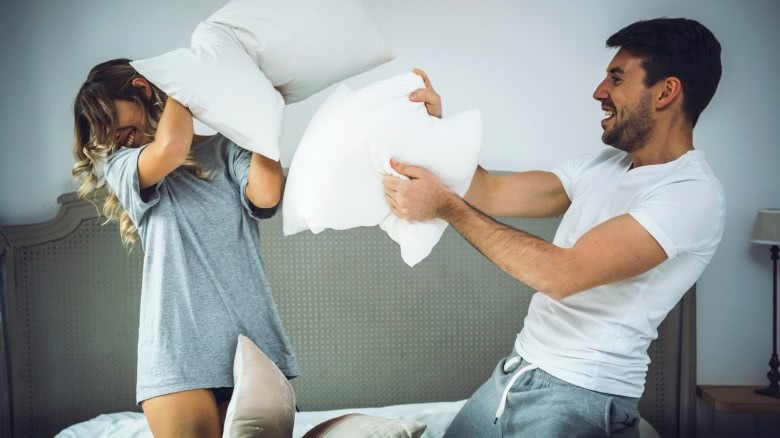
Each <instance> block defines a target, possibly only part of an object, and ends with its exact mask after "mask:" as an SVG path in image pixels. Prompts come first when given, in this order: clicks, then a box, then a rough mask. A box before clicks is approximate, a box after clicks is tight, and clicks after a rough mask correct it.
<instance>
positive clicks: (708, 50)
mask: <svg viewBox="0 0 780 438" xmlns="http://www.w3.org/2000/svg"><path fill="white" fill-rule="evenodd" d="M607 47H613V48H614V47H620V48H623V49H625V50H627V51H628V52H630V53H631V54H633V55H635V56H639V57H641V58H642V67H644V69H645V71H646V72H647V73H646V76H645V86H648V87H649V86H652V85H654V84H655V83H657V82H658V81H659V80H662V79H665V78H668V77H671V76H674V77H676V78H678V79H679V80H680V82H681V83H682V89H683V111H684V112H685V115H686V116H687V117H688V119H689V120H690V121H691V124H692V126H696V121H697V120H699V115H700V114H701V112H702V111H704V108H706V107H707V105H708V104H709V103H710V100H712V96H713V95H715V90H716V89H717V88H718V82H720V75H721V71H722V67H721V64H720V43H719V42H718V40H717V39H716V38H715V35H713V34H712V32H710V30H709V29H707V28H706V27H704V26H703V25H702V24H701V23H699V22H698V21H695V20H689V19H687V18H656V19H653V20H644V21H637V22H636V23H633V24H630V25H628V26H626V27H624V28H623V29H621V30H619V31H618V32H616V33H615V34H614V35H612V36H610V37H609V38H608V39H607Z"/></svg>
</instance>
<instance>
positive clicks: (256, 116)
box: [130, 23, 284, 160]
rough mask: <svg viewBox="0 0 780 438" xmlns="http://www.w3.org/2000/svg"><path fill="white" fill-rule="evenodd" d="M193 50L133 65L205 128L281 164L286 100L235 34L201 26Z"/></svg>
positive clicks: (182, 50) (214, 26) (177, 52)
mask: <svg viewBox="0 0 780 438" xmlns="http://www.w3.org/2000/svg"><path fill="white" fill-rule="evenodd" d="M191 46H192V48H189V49H177V50H174V51H172V52H168V53H166V54H164V55H161V56H157V57H154V58H149V59H144V60H139V61H133V62H131V63H130V64H131V65H132V66H133V67H134V68H135V69H136V70H137V71H138V72H139V73H141V74H142V75H143V76H144V77H146V79H148V80H149V81H151V82H152V83H153V84H155V85H157V86H158V87H159V88H160V89H162V90H163V91H164V92H165V93H166V94H167V95H168V96H171V97H173V98H174V99H176V100H178V101H179V102H181V103H182V104H183V105H185V106H187V107H188V108H189V109H190V111H191V112H192V114H193V116H194V117H195V118H196V119H198V120H199V121H200V122H202V123H203V124H205V125H208V126H209V127H210V128H212V129H214V130H216V131H219V132H221V133H222V134H223V135H224V136H225V137H227V138H229V139H230V140H232V141H233V142H234V143H236V144H237V145H239V146H241V147H242V148H244V149H248V150H251V151H254V152H257V153H260V154H262V155H265V156H266V157H268V158H271V159H273V160H278V159H279V136H280V134H281V129H282V116H283V112H284V100H283V99H282V97H281V95H280V94H279V92H278V91H276V89H274V88H273V86H272V85H271V82H270V81H269V80H268V79H267V78H266V77H265V75H263V72H262V71H260V70H259V69H258V68H257V66H256V65H255V64H254V61H253V60H252V58H250V57H249V55H247V53H246V52H245V51H244V48H243V47H242V46H241V44H240V43H239V42H238V40H237V39H236V38H235V36H234V35H233V33H232V30H230V29H229V28H226V27H224V26H220V25H216V24H211V23H201V24H200V25H198V27H197V28H196V29H195V31H194V32H193V33H192V42H191ZM196 126H197V125H196ZM198 130H199V131H201V132H203V129H202V127H198ZM201 132H199V133H201Z"/></svg>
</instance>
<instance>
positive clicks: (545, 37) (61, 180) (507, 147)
mask: <svg viewBox="0 0 780 438" xmlns="http://www.w3.org/2000/svg"><path fill="white" fill-rule="evenodd" d="M16 3H17V4H15V5H9V6H4V8H3V9H4V11H3V14H2V16H0V44H2V45H1V46H0V59H2V60H3V66H2V72H3V74H2V80H0V97H1V98H2V106H0V108H1V109H2V117H0V138H2V145H0V224H3V225H8V224H21V223H30V222H38V221H43V220H46V219H49V218H51V217H52V216H54V214H55V212H56V209H57V205H56V197H57V196H58V195H59V194H61V193H64V192H68V191H72V190H73V186H72V185H71V182H70V168H71V165H72V158H71V152H70V143H71V138H72V115H71V105H72V102H73V97H74V95H75V92H76V90H77V88H78V86H79V85H80V84H81V82H82V81H83V80H84V78H85V76H86V73H87V71H88V70H89V68H90V67H91V66H93V65H94V64H96V63H98V62H100V61H103V60H106V59H109V58H114V57H120V56H126V57H130V58H141V57H147V56H152V55H156V54H160V53H162V52H164V51H167V50H171V49H173V48H176V47H179V46H183V45H186V43H187V42H188V41H189V33H190V31H191V29H192V28H193V27H194V25H195V24H196V23H197V22H198V21H199V20H200V19H201V18H202V17H205V16H206V15H207V14H208V13H209V12H210V11H212V10H215V9H217V8H218V7H219V6H220V5H221V3H222V1H221V0H197V1H186V2H184V1H181V2H179V3H180V5H179V6H178V7H175V5H174V3H175V2H173V1H166V2H159V1H153V0H135V1H133V2H126V1H122V2H119V1H112V2H109V1H98V0H94V1H92V2H90V1H86V0H70V1H68V2H47V1H45V0H29V1H26V2H16ZM368 7H369V10H370V11H371V12H372V13H373V14H374V15H375V16H376V17H377V21H378V23H379V25H380V27H381V28H382V29H383V30H384V32H385V34H386V35H387V37H388V39H389V40H390V41H392V43H393V44H394V46H395V47H396V48H397V50H398V53H399V54H400V56H399V57H398V59H397V60H395V61H393V62H392V63H389V64H387V65H385V66H382V67H380V68H378V69H376V70H374V71H372V72H369V73H366V74H364V75H361V76H359V77H357V78H354V79H352V80H350V81H349V83H350V84H351V85H353V86H361V85H364V84H366V83H369V82H371V81H372V80H376V79H380V78H384V77H387V76H389V75H391V74H395V73H398V72H402V71H406V70H408V69H410V68H412V67H414V66H420V67H423V68H424V69H426V70H427V71H428V73H429V74H430V75H431V78H432V80H433V82H434V85H435V86H436V88H437V89H438V90H439V92H440V93H441V95H442V96H443V99H444V106H445V112H446V113H449V114H452V113H455V112H458V111H461V110H465V109H470V108H479V109H481V110H482V111H483V119H484V123H485V138H484V146H483V152H482V164H483V166H484V167H487V168H492V169H499V170H525V169H533V168H548V167H550V166H552V165H554V164H555V163H557V162H559V161H562V160H564V159H566V158H568V157H571V156H573V155H575V154H579V153H581V152H584V151H592V150H596V149H598V148H600V147H602V145H601V143H600V133H601V128H600V126H599V120H600V118H601V117H602V113H601V110H600V107H599V105H598V103H597V102H595V101H593V100H592V98H591V94H592V92H593V89H594V88H595V86H596V85H597V84H598V82H599V81H600V80H601V78H602V76H603V74H604V68H605V66H606V64H607V63H608V61H609V59H610V58H611V56H612V53H611V52H610V51H609V50H607V49H606V48H605V47H604V41H605V40H606V38H607V37H608V36H609V35H610V34H611V33H612V32H614V31H616V30H618V29H619V28H621V27H622V26H624V25H626V24H628V23H631V22H633V21H635V20H637V19H642V18H653V17H657V16H669V17H676V16H685V17H689V18H695V19H698V20H700V21H701V22H703V23H704V24H705V25H707V26H708V27H709V28H710V29H711V30H712V31H713V32H714V33H715V35H716V36H717V37H718V38H719V40H720V42H721V44H722V46H723V65H724V73H723V79H722V81H721V84H720V87H719V90H718V92H717V94H716V96H715V98H714V99H713V101H712V103H711V105H710V107H709V108H708V109H707V110H705V112H704V113H703V115H702V117H701V119H700V121H699V126H698V127H697V128H696V131H695V144H696V147H697V148H698V149H700V150H703V151H705V152H706V154H707V158H708V160H709V162H710V164H711V165H712V167H713V168H714V170H715V172H716V173H717V175H719V177H720V179H721V181H722V183H723V186H724V188H725V191H726V197H727V208H728V214H727V222H726V232H725V235H724V238H723V242H722V244H721V247H720V250H719V252H718V254H717V255H716V257H715V258H714V260H713V261H712V264H711V265H710V267H709V268H708V270H707V271H706V272H705V273H704V275H703V277H702V279H701V280H700V282H699V295H698V298H699V320H698V329H699V338H698V342H699V344H698V345H699V347H698V348H699V349H698V353H699V364H698V376H699V377H698V380H699V382H700V383H706V384H759V383H762V382H764V379H765V378H764V375H765V373H766V371H767V365H766V363H767V361H768V360H769V355H770V353H771V337H770V332H771V330H770V327H771V290H770V286H771V283H770V275H771V269H770V265H769V260H768V250H767V248H765V247H757V246H754V245H752V244H750V243H749V238H750V231H751V228H752V224H753V220H754V217H755V214H756V211H757V210H758V209H759V208H761V207H780V177H779V176H778V165H780V147H779V146H780V144H778V143H780V140H779V139H780V124H779V123H778V114H780V49H778V42H779V41H780V26H778V25H777V24H778V18H780V2H777V1H776V0H763V1H761V0H753V1H749V2H742V1H737V0H732V1H727V0H718V1H713V0H689V1H686V2H684V3H683V2H677V1H673V0H664V1H656V2H652V4H651V3H650V2H644V1H641V0H630V1H625V2H618V3H615V2H609V3H604V2H595V1H591V2H579V1H561V0H553V1H545V2H533V3H531V2H521V1H510V0H488V1H481V2H473V1H444V0H436V1H428V2H416V1H412V0H395V1H380V0H371V1H369V2H368ZM323 97H324V94H320V95H317V96H315V97H313V98H311V99H310V100H308V101H305V102H302V103H298V104H295V105H293V106H291V107H289V108H288V114H287V119H286V121H285V133H284V136H283V154H282V157H283V162H284V164H285V165H286V164H289V162H290V158H291V157H292V153H293V152H294V149H295V145H296V142H297V139H299V138H300V135H301V133H302V131H303V129H304V127H305V125H306V123H307V121H308V120H309V117H310V116H311V114H312V112H313V110H314V109H315V108H316V106H317V105H318V104H319V103H320V102H321V101H322V99H323Z"/></svg>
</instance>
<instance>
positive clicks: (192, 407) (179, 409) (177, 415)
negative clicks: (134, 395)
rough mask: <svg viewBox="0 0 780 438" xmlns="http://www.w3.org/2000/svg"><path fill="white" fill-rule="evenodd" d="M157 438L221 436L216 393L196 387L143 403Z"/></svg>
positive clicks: (145, 413)
mask: <svg viewBox="0 0 780 438" xmlns="http://www.w3.org/2000/svg"><path fill="white" fill-rule="evenodd" d="M141 407H142V408H143V410H144V415H146V420H147V421H148V422H149V427H150V429H151V430H152V434H154V436H155V438H167V437H181V436H187V437H190V436H192V437H204V438H206V437H208V438H212V437H219V436H220V434H221V430H222V425H221V424H220V415H219V410H218V409H217V404H216V402H215V400H214V394H213V393H212V392H211V390H209V389H193V390H189V391H181V392H175V393H173V394H166V395H162V396H159V397H154V398H150V399H148V400H145V401H144V402H142V403H141Z"/></svg>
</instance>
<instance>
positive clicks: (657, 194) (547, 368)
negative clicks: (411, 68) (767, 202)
mask: <svg viewBox="0 0 780 438" xmlns="http://www.w3.org/2000/svg"><path fill="white" fill-rule="evenodd" d="M607 46H609V47H613V48H619V50H618V52H617V54H616V55H615V56H614V58H613V59H612V61H611V62H610V64H609V66H608V67H607V75H606V78H605V79H604V80H603V81H602V82H601V83H600V84H599V85H598V87H597V88H596V91H595V92H594V93H593V98H594V99H596V100H597V101H599V102H600V103H601V107H602V109H603V110H604V113H605V117H604V119H603V120H602V121H601V125H602V128H603V130H604V132H603V135H602V141H603V142H604V143H605V144H607V145H610V146H612V148H607V149H605V150H602V151H601V152H599V153H597V154H593V155H589V156H586V157H582V158H580V159H577V160H574V161H571V162H569V163H566V164H565V165H563V166H561V167H559V168H557V169H555V170H553V171H552V172H540V171H536V172H521V173H514V174H509V175H504V176H495V175H491V174H490V173H488V172H486V171H485V170H484V169H482V168H478V169H477V171H476V173H475V175H474V179H473V181H472V183H471V187H470V188H469V190H468V192H467V193H466V195H465V198H464V199H461V198H460V197H458V196H457V195H456V194H454V193H452V192H450V191H449V190H448V189H447V188H446V187H444V186H443V185H442V184H441V183H440V182H439V181H438V180H437V179H436V177H435V176H433V175H432V174H431V173H429V172H428V171H426V170H425V169H422V168H419V167H414V166H410V165H407V164H404V163H397V162H393V163H392V165H393V167H394V168H395V169H396V170H397V171H398V172H400V173H401V174H404V175H406V176H408V177H410V180H408V181H405V180H401V179H398V178H395V177H390V176H388V177H385V180H384V184H385V192H386V195H387V200H388V203H389V204H390V206H391V208H392V210H393V211H394V212H395V214H397V215H398V216H400V217H402V218H405V219H409V220H428V219H431V218H434V217H440V218H442V219H444V220H446V221H448V222H449V223H450V224H451V225H452V226H453V227H454V228H456V229H457V230H458V232H460V233H461V234H462V235H463V237H464V238H465V239H466V240H468V241H469V242H470V243H471V244H472V245H474V246H475V247H476V248H477V249H478V250H479V251H481V252H482V254H484V255H485V256H486V257H488V258H489V259H490V260H491V261H493V262H494V263H495V264H496V265H498V266H499V267H501V268H502V269H503V270H504V271H506V272H507V273H508V274H509V275H512V276H513V277H515V278H517V279H518V280H520V281H522V282H523V283H525V284H527V285H528V286H530V287H532V288H534V289H536V290H537V291H538V292H539V293H536V294H534V297H533V299H532V301H531V304H530V306H529V309H528V316H527V317H526V319H525V324H524V327H523V329H522V331H521V332H520V334H519V335H518V336H517V340H516V341H515V348H514V352H513V353H512V355H510V357H508V358H505V359H503V360H501V361H500V362H499V364H498V366H497V367H496V369H495V371H494V373H493V375H492V376H491V377H490V378H489V379H488V381H487V382H486V383H485V384H484V385H483V386H482V387H481V388H479V389H478V390H477V392H476V393H475V394H474V395H473V396H472V397H471V398H470V399H469V401H468V403H467V404H466V405H465V406H464V407H463V409H462V410H461V412H460V413H459V414H458V415H457V417H456V418H455V420H454V421H453V423H452V425H451V426H450V428H449V430H448V432H447V436H448V437H484V436H502V435H503V436H516V435H522V436H534V437H535V436H539V437H542V436H543V437H553V436H565V437H574V436H638V424H639V413H638V410H637V405H638V402H639V397H641V395H642V392H643V391H644V383H645V376H646V374H647V365H648V363H649V362H650V361H649V358H648V356H647V348H648V346H649V345H650V342H651V341H652V340H653V339H654V338H656V337H657V327H658V325H659V324H660V323H661V321H662V320H663V318H664V317H665V316H666V314H667V313H668V312H669V311H670V310H671V309H672V308H673V307H674V305H675V304H676V303H677V301H679V300H680V298H682V296H683V294H684V293H685V291H686V290H688V289H689V288H690V287H691V285H692V284H693V283H694V282H695V281H696V280H697V279H698V278H699V276H700V275H701V273H702V271H703V270H704V268H705V267H706V266H707V264H708V263H709V261H710V259H711V258H712V256H713V254H714V253H715V250H716V248H717V246H718V243H719V242H720V238H721V235H722V233H723V222H724V212H725V206H724V199H723V192H722V188H721V187H720V183H719V182H718V180H717V178H716V177H715V176H714V174H713V173H712V170H711V169H710V167H709V166H708V164H707V163H706V161H705V159H704V155H703V154H702V153H701V152H699V151H695V150H694V147H693V128H694V126H695V125H696V121H697V120H698V118H699V114H701V112H702V110H703V109H704V108H705V107H706V106H707V104H708V103H709V102H710V100H711V99H712V96H713V95H714V93H715V90H716V88H717V85H718V82H719V81H720V75H721V63H720V44H719V43H718V41H717V39H716V38H715V37H714V35H713V34H712V33H711V32H710V31H709V30H708V29H707V28H705V27H704V26H702V25H701V24H700V23H698V22H696V21H693V20H687V19H667V18H661V19H655V20H648V21H640V22H637V23H634V24H631V25H629V26H627V27H626V28H624V29H622V30H620V31H619V32H617V33H615V34H614V35H612V36H611V37H610V38H609V39H608V40H607ZM423 78H424V79H425V83H426V88H424V89H421V90H418V91H417V92H415V93H414V94H413V95H412V96H411V99H412V100H416V101H423V102H425V103H426V104H427V106H428V110H429V112H430V113H431V114H432V115H437V116H440V115H441V100H440V98H439V96H438V95H437V94H436V92H435V91H434V90H433V88H432V87H431V86H430V81H429V80H428V78H427V77H426V76H424V75H423ZM561 214H563V219H562V221H561V224H560V226H559V228H558V231H557V233H556V236H555V239H554V241H553V243H552V244H551V243H548V242H545V241H543V240H541V239H538V238H536V237H534V236H531V235H529V234H527V233H524V232H522V231H520V230H516V229H513V228H511V227H509V226H506V225H503V224H501V223H499V222H496V221H495V220H493V219H492V218H491V216H519V217H551V216H559V215H561ZM494 423H495V424H494Z"/></svg>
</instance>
